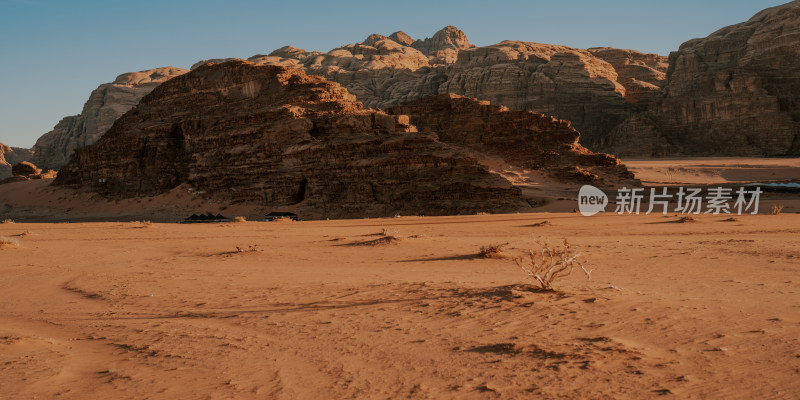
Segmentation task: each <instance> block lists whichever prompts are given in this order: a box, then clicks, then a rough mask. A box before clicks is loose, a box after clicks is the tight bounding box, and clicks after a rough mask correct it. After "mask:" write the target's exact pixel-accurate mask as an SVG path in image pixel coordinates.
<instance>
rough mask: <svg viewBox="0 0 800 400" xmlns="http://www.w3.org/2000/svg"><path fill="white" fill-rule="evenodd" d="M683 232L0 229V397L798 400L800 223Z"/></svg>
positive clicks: (531, 223) (461, 222)
mask: <svg viewBox="0 0 800 400" xmlns="http://www.w3.org/2000/svg"><path fill="white" fill-rule="evenodd" d="M676 219H677V218H676V217H673V216H666V217H665V216H662V215H657V216H656V215H639V216H636V215H631V216H619V215H613V214H605V215H598V216H594V217H588V218H587V217H581V216H579V215H577V214H558V213H552V214H550V213H543V214H518V215H479V216H457V217H435V218H434V217H401V218H392V219H372V220H340V221H307V222H274V223H265V222H244V223H229V224H198V225H181V224H143V223H136V222H129V223H69V224H67V223H63V224H27V223H14V224H2V225H0V236H7V237H15V238H17V239H18V240H19V242H20V244H21V246H20V247H5V248H3V249H2V250H0V371H2V373H0V398H3V399H11V398H36V397H38V398H53V397H63V398H75V399H87V398H98V399H99V398H156V399H157V398H164V399H172V398H220V399H221V398H286V399H294V398H307V399H319V398H498V397H502V398H521V397H526V396H534V395H535V396H539V397H542V398H564V397H569V398H650V397H655V396H658V395H661V394H669V393H671V394H673V395H675V396H676V397H679V398H792V397H796V396H798V395H800V350H798V348H800V347H799V346H800V343H798V338H800V303H798V299H800V297H799V295H800V281H798V277H797V273H798V270H800V263H798V260H800V242H798V241H797V237H798V234H800V215H796V214H791V215H781V216H773V215H756V216H741V217H737V221H732V222H730V221H724V219H726V218H723V217H719V216H711V215H707V216H701V217H699V218H697V220H696V221H695V222H693V223H674V221H675V220H676ZM544 221H547V223H545V224H543V225H537V224H540V223H542V222H544ZM384 228H386V230H387V231H389V233H391V234H394V235H395V236H396V237H397V238H398V240H388V239H386V240H383V239H382V238H384V237H385V236H383V235H381V233H382V231H383V229H384ZM15 235H21V236H15ZM538 237H542V238H550V239H551V240H559V239H561V238H569V240H570V241H571V242H572V244H573V245H574V246H575V247H576V248H577V250H578V251H580V252H581V253H582V254H583V255H584V257H585V259H586V260H587V261H588V265H589V266H590V267H591V268H594V272H593V273H592V280H587V279H586V277H585V276H584V275H583V274H578V273H573V274H572V275H570V276H569V277H565V278H563V279H562V280H559V281H556V288H557V289H558V291H557V292H543V291H537V290H535V287H534V286H533V285H532V283H531V282H530V281H529V280H527V278H526V276H525V275H524V274H523V273H522V271H521V270H520V269H519V268H518V267H517V266H516V265H515V264H514V263H513V262H512V260H511V259H510V257H513V256H514V255H515V254H518V253H520V252H522V251H524V250H526V249H529V248H535V245H534V239H535V238H538ZM376 239H377V240H376ZM491 243H508V245H507V246H506V247H505V249H504V251H503V253H502V255H501V256H499V257H493V258H481V257H477V256H476V253H477V252H478V251H479V249H480V246H482V245H487V244H491ZM253 245H255V246H256V247H257V248H259V249H261V250H263V251H248V250H249V246H253ZM237 247H239V248H241V249H243V250H245V251H243V252H238V251H236V248H237Z"/></svg>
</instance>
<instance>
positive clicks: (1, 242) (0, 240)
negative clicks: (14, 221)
mask: <svg viewBox="0 0 800 400" xmlns="http://www.w3.org/2000/svg"><path fill="white" fill-rule="evenodd" d="M19 246H20V243H19V240H17V239H14V238H10V237H6V236H0V248H3V247H19Z"/></svg>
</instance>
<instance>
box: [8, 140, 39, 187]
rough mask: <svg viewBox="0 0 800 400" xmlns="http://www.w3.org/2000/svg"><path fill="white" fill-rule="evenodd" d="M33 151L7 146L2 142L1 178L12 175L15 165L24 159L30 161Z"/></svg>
mask: <svg viewBox="0 0 800 400" xmlns="http://www.w3.org/2000/svg"><path fill="white" fill-rule="evenodd" d="M32 158H33V152H32V151H31V150H30V149H23V148H19V147H11V146H6V145H5V144H3V143H0V179H5V178H8V177H11V175H12V173H11V169H12V166H13V165H16V164H18V163H21V162H23V161H30V160H31V159H32Z"/></svg>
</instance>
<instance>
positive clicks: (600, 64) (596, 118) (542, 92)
mask: <svg viewBox="0 0 800 400" xmlns="http://www.w3.org/2000/svg"><path fill="white" fill-rule="evenodd" d="M595 53H597V54H595ZM604 57H605V58H607V59H608V60H606V59H604ZM248 61H251V62H253V63H255V64H258V65H279V66H287V67H295V68H301V69H303V70H304V71H306V72H307V73H309V74H314V75H319V76H322V77H325V78H326V79H328V80H331V81H334V82H338V83H340V84H341V85H343V86H345V87H346V88H347V89H348V90H349V91H350V92H351V93H353V94H355V95H356V97H357V98H358V100H359V101H361V102H363V103H364V105H365V106H367V107H371V108H381V109H385V108H389V107H393V106H397V105H399V104H402V103H405V102H408V101H411V100H414V99H419V98H422V97H426V96H431V95H437V94H445V93H454V94H458V95H463V96H467V97H474V98H478V99H480V100H486V101H490V102H491V103H492V104H502V105H505V106H508V107H510V108H511V109H514V110H533V111H535V112H539V113H544V114H547V115H552V116H555V117H557V118H559V119H567V120H570V121H571V122H572V123H573V125H574V126H575V128H576V129H578V130H579V131H581V133H582V137H581V141H582V143H583V144H584V145H586V146H587V147H590V148H591V147H594V146H599V145H600V144H602V143H604V141H605V139H606V137H607V135H608V132H610V131H611V130H612V129H613V128H614V127H615V126H616V125H618V124H619V123H620V122H622V121H623V120H625V119H626V118H627V117H628V116H630V115H631V114H632V113H633V112H634V111H636V110H640V109H643V108H644V107H645V106H646V104H645V103H647V102H648V101H651V100H652V99H653V98H655V97H657V96H658V95H660V93H661V88H660V86H659V85H661V84H662V82H663V77H662V76H661V75H660V74H663V73H664V72H665V71H666V64H665V63H664V62H663V57H660V56H656V55H649V54H642V53H638V52H634V51H626V50H617V49H601V50H596V51H595V52H593V51H587V50H580V49H573V48H570V47H567V46H556V45H547V44H540V43H531V42H518V41H504V42H501V43H498V44H496V45H492V46H486V47H475V46H473V45H471V44H469V40H468V39H467V37H466V35H465V34H464V33H463V32H462V31H460V30H458V29H457V28H455V27H451V26H449V27H446V28H444V29H442V30H441V31H439V32H437V33H436V34H434V35H433V37H432V38H428V39H424V40H416V41H414V40H413V39H412V38H411V37H410V36H408V35H407V34H405V33H404V32H402V31H399V32H395V33H393V34H392V35H390V36H389V37H386V36H382V35H377V34H376V35H370V36H369V37H368V38H367V39H365V40H364V41H363V42H361V43H357V44H351V45H347V46H342V47H340V48H337V49H333V50H331V51H329V52H327V53H322V52H308V51H306V50H302V49H298V48H295V47H291V46H286V47H284V48H281V49H278V50H275V51H273V52H272V53H270V54H269V55H256V56H253V57H251V58H249V59H248ZM196 65H202V62H201V63H198V64H196ZM614 65H618V66H619V68H620V70H621V71H622V72H618V71H617V70H616V69H615V66H614Z"/></svg>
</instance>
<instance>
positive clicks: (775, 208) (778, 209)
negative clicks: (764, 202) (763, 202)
mask: <svg viewBox="0 0 800 400" xmlns="http://www.w3.org/2000/svg"><path fill="white" fill-rule="evenodd" d="M782 211H783V205H782V204H773V205H772V209H771V210H770V211H769V213H770V215H780V213H781V212H782Z"/></svg>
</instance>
